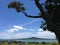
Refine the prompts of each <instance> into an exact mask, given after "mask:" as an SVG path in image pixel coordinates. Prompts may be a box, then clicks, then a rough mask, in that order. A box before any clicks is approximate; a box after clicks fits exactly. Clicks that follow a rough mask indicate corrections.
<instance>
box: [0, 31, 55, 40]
mask: <svg viewBox="0 0 60 45" xmlns="http://www.w3.org/2000/svg"><path fill="white" fill-rule="evenodd" d="M28 37H38V38H48V39H56V36H55V34H54V33H51V32H50V31H44V32H36V33H34V32H20V33H6V32H3V33H0V38H2V39H17V38H28Z"/></svg>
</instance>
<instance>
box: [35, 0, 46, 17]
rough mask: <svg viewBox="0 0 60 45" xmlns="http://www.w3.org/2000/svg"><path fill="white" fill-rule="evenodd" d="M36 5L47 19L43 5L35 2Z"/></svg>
mask: <svg viewBox="0 0 60 45" xmlns="http://www.w3.org/2000/svg"><path fill="white" fill-rule="evenodd" d="M35 4H36V6H37V7H38V9H39V10H40V12H41V15H42V17H46V13H45V11H44V9H43V7H42V5H41V4H40V2H39V0H35Z"/></svg>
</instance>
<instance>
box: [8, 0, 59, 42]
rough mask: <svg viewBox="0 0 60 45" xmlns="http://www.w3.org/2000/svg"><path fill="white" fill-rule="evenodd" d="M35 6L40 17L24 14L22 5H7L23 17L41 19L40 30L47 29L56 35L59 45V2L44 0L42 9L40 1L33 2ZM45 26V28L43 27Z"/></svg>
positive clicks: (15, 3)
mask: <svg viewBox="0 0 60 45" xmlns="http://www.w3.org/2000/svg"><path fill="white" fill-rule="evenodd" d="M34 2H35V5H36V6H37V8H38V9H39V11H40V12H41V15H38V16H30V15H28V14H27V13H26V12H24V10H25V8H24V7H23V6H22V3H21V2H20V3H18V2H12V3H10V4H9V5H8V7H9V8H15V9H16V10H17V12H23V13H24V14H25V16H27V17H30V18H43V19H44V20H45V23H44V24H43V26H42V28H44V29H48V30H49V31H52V32H54V33H55V34H56V37H57V39H58V42H59V43H60V35H59V34H60V20H59V19H60V0H45V3H44V6H45V9H44V8H43V7H42V4H41V3H40V0H34ZM44 25H47V27H44Z"/></svg>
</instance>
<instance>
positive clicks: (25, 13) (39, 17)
mask: <svg viewBox="0 0 60 45" xmlns="http://www.w3.org/2000/svg"><path fill="white" fill-rule="evenodd" d="M23 13H24V14H25V16H27V17H30V18H41V17H42V16H30V15H27V13H25V12H23Z"/></svg>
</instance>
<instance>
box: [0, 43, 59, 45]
mask: <svg viewBox="0 0 60 45" xmlns="http://www.w3.org/2000/svg"><path fill="white" fill-rule="evenodd" d="M0 45H20V44H19V43H18V44H15V43H12V44H8V43H3V44H0ZM24 45H59V44H57V43H56V44H55V43H53V44H24Z"/></svg>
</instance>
